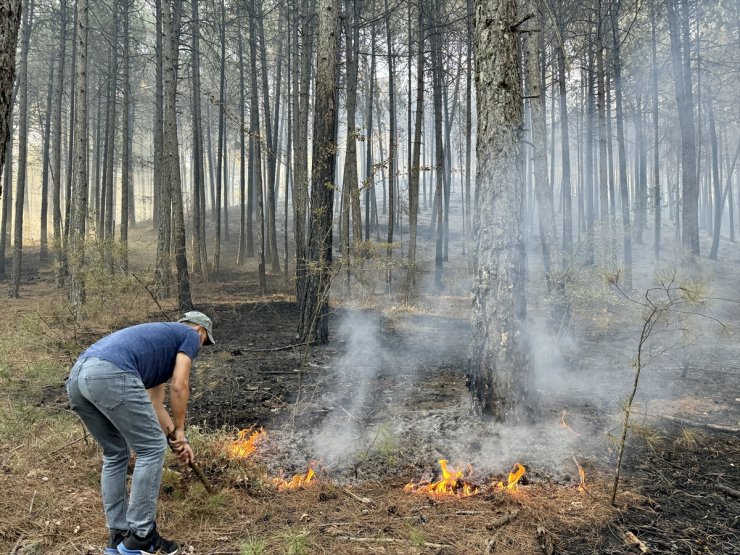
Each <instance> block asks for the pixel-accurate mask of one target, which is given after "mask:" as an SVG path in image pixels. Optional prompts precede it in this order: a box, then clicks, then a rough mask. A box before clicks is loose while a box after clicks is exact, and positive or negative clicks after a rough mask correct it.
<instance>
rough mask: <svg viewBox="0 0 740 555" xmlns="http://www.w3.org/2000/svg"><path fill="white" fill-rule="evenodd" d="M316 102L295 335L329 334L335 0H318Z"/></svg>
mask: <svg viewBox="0 0 740 555" xmlns="http://www.w3.org/2000/svg"><path fill="white" fill-rule="evenodd" d="M318 37H319V43H318V64H317V68H316V106H315V113H314V127H313V140H314V143H313V177H312V180H311V214H310V236H309V260H310V271H308V273H307V275H306V278H307V279H306V289H305V293H304V297H303V298H302V299H301V321H300V326H299V333H298V335H299V337H300V338H301V340H302V341H315V342H317V343H319V344H325V343H327V342H328V340H329V320H328V316H329V287H330V285H331V270H332V217H333V215H334V174H335V168H336V141H335V129H336V118H337V83H336V77H337V64H338V58H339V0H320V5H319V33H318Z"/></svg>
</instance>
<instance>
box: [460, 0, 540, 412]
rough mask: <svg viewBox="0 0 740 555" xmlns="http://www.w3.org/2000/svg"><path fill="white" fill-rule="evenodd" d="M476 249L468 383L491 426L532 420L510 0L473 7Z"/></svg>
mask: <svg viewBox="0 0 740 555" xmlns="http://www.w3.org/2000/svg"><path fill="white" fill-rule="evenodd" d="M475 5H476V6H475V7H476V26H475V51H476V72H475V77H476V91H477V98H478V145H477V159H478V169H477V182H478V187H479V195H480V198H479V210H478V211H477V213H476V217H475V220H476V222H475V223H476V226H475V228H476V246H475V257H474V258H475V269H474V285H473V292H474V300H473V317H472V328H473V334H472V348H471V354H470V369H469V371H470V373H469V380H468V384H469V387H470V389H471V392H472V395H473V401H474V405H475V407H476V409H478V410H479V411H482V412H483V413H485V414H487V415H491V416H492V417H493V418H495V419H496V420H500V421H503V420H521V419H525V418H529V417H530V416H531V415H533V414H534V413H535V407H536V404H535V401H534V395H535V389H534V384H533V373H532V369H531V366H530V364H529V342H528V339H527V331H526V329H527V328H526V322H525V319H526V300H525V296H524V287H525V283H526V266H525V246H524V237H523V230H522V215H523V209H524V196H523V185H524V184H523V180H522V173H521V161H522V153H521V132H522V126H523V123H524V120H523V115H522V89H521V75H520V69H519V52H518V48H517V46H518V40H519V38H518V34H517V33H516V32H515V31H514V29H513V26H514V25H515V23H516V21H517V9H516V1H515V0H501V1H500V2H497V3H492V2H489V1H487V0H476V2H475Z"/></svg>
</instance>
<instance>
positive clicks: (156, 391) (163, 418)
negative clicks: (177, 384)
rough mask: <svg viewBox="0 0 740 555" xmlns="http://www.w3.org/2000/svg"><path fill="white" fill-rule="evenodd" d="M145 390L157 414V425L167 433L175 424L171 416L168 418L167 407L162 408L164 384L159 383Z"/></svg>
mask: <svg viewBox="0 0 740 555" xmlns="http://www.w3.org/2000/svg"><path fill="white" fill-rule="evenodd" d="M146 392H147V393H148V394H149V398H150V399H151V400H152V406H153V407H154V412H155V414H156V415H157V420H159V425H160V426H161V427H162V430H163V431H164V433H165V434H168V433H169V432H171V431H172V429H173V428H174V427H175V425H174V424H173V423H172V418H170V415H169V413H168V412H167V409H165V408H164V384H159V385H158V386H156V387H152V388H151V389H147V390H146Z"/></svg>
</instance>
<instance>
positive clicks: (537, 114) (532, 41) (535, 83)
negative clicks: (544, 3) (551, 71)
mask: <svg viewBox="0 0 740 555" xmlns="http://www.w3.org/2000/svg"><path fill="white" fill-rule="evenodd" d="M529 10H530V12H531V13H533V14H536V13H537V6H536V4H535V2H534V1H533V0H530V2H529ZM539 24H540V25H544V22H541V21H540V22H539ZM539 43H540V41H539V38H538V36H537V34H536V33H525V35H524V48H525V61H526V68H527V75H526V81H527V86H528V94H527V97H528V99H529V107H530V111H531V119H532V121H531V129H532V145H533V150H534V152H533V155H532V157H533V165H534V193H535V196H536V199H537V214H538V218H539V223H540V244H541V246H542V262H543V267H544V269H545V282H546V284H547V290H548V292H549V293H550V294H552V293H553V291H554V287H553V286H554V282H553V272H556V273H557V272H558V268H559V264H558V259H559V256H558V238H557V230H556V229H555V212H554V210H553V206H552V191H551V189H550V183H548V179H547V155H546V152H547V122H546V115H545V95H544V91H543V88H542V83H541V80H540V79H541V74H540V55H541V53H540V52H539Z"/></svg>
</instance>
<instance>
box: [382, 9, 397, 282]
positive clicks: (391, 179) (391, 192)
mask: <svg viewBox="0 0 740 555" xmlns="http://www.w3.org/2000/svg"><path fill="white" fill-rule="evenodd" d="M385 13H386V17H385V28H386V37H387V39H388V99H389V105H388V118H389V124H388V125H389V128H388V247H387V249H386V255H387V256H388V260H389V263H388V269H387V271H386V284H387V286H388V291H390V287H391V280H392V264H391V263H390V262H391V260H392V259H393V231H394V225H395V223H396V185H397V183H396V179H397V176H396V174H397V173H398V172H397V171H396V164H397V162H396V142H397V135H398V131H397V129H396V85H395V79H396V77H395V67H394V66H395V64H394V60H393V37H392V33H391V11H390V10H389V9H388V0H385Z"/></svg>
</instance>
